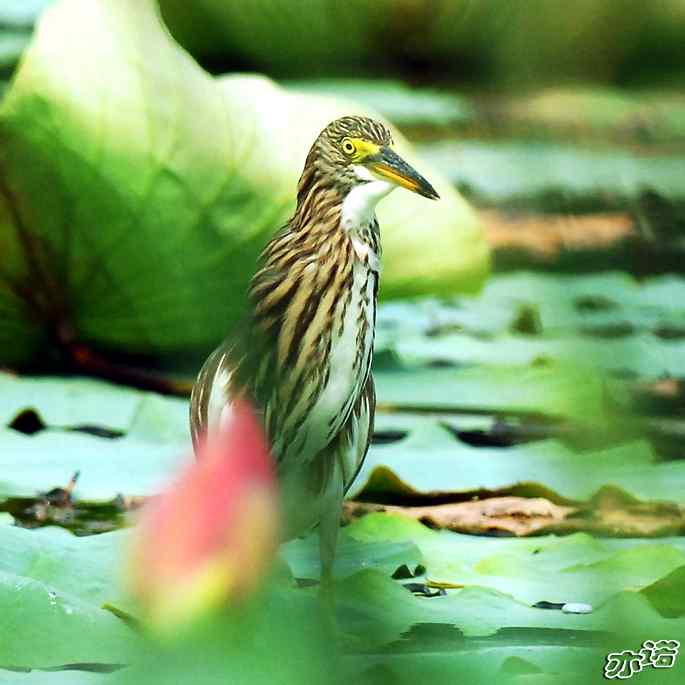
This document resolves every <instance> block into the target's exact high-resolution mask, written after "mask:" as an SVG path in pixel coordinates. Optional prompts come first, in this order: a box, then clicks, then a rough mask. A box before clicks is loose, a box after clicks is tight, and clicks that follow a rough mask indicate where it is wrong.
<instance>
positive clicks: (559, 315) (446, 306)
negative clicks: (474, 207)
mask: <svg viewBox="0 0 685 685" xmlns="http://www.w3.org/2000/svg"><path fill="white" fill-rule="evenodd" d="M683 302H685V279H683V278H680V277H678V276H659V277H654V278H648V279H644V280H643V281H641V282H639V283H638V281H636V280H635V279H634V278H632V277H631V276H629V275H628V274H626V273H619V272H606V273H601V274H588V275H583V276H566V275H559V274H553V275H550V274H544V273H533V272H517V273H509V274H498V275H495V276H493V277H492V278H490V279H489V280H488V282H487V284H486V286H485V288H484V289H483V291H482V292H481V293H480V294H479V295H478V296H477V297H468V296H464V297H459V298H450V299H440V300H439V299H437V298H423V299H421V300H413V301H399V302H386V303H384V304H382V305H381V307H380V308H379V312H378V324H377V331H378V334H379V338H380V341H381V345H382V346H384V347H388V346H390V344H391V343H393V342H398V343H399V342H401V341H402V340H403V338H405V337H410V336H412V335H414V336H416V335H422V336H428V337H430V338H435V339H436V340H441V339H442V337H443V336H444V335H446V334H448V333H465V334H471V335H473V336H475V337H478V338H479V339H488V338H491V337H492V336H494V335H501V334H505V333H507V332H511V331H512V329H515V328H516V324H517V320H520V319H521V318H522V312H525V311H529V312H533V313H534V315H535V317H536V318H537V320H538V323H539V327H538V328H539V330H536V331H533V332H534V333H535V334H536V335H535V337H533V336H532V335H528V336H527V337H526V340H529V341H531V343H533V344H535V341H536V340H537V339H538V338H540V337H542V338H546V337H549V338H552V339H556V338H558V337H561V336H565V337H568V336H569V335H570V334H574V333H582V334H585V335H595V336H601V335H602V334H603V333H605V334H606V335H611V333H612V331H619V332H620V329H623V330H624V334H625V335H628V334H630V333H631V331H633V332H636V333H639V332H643V333H644V332H652V333H653V332H659V331H662V330H664V329H666V330H671V331H674V332H675V333H676V334H677V333H678V332H679V331H680V332H682V331H685V305H683ZM674 337H677V336H674ZM655 342H657V341H655Z"/></svg>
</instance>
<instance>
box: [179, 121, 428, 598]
mask: <svg viewBox="0 0 685 685" xmlns="http://www.w3.org/2000/svg"><path fill="white" fill-rule="evenodd" d="M392 144H393V141H392V136H391V134H390V132H389V131H388V129H387V128H386V127H385V126H384V125H383V124H380V123H378V122H376V121H374V120H373V119H368V118H364V117H354V116H348V117H344V118H342V119H337V120H336V121H333V122H332V123H330V124H329V125H328V126H327V127H326V128H325V129H324V130H323V131H322V132H321V134H320V135H319V136H318V138H317V139H316V140H315V141H314V144H313V145H312V147H311V149H310V151H309V154H308V156H307V160H306V162H305V166H304V170H303V172H302V176H301V177H300V181H299V185H298V191H297V208H296V210H295V213H294V215H293V216H292V218H291V219H290V220H289V221H288V222H287V224H286V226H285V227H284V228H283V229H282V230H281V231H280V232H278V233H277V234H276V235H275V236H274V237H273V238H272V239H271V241H270V242H269V243H268V245H267V246H266V248H265V249H264V251H263V253H262V255H261V258H260V263H259V267H258V270H257V273H256V274H255V276H254V278H253V279H252V283H251V285H250V289H249V296H248V297H249V305H248V315H247V319H246V321H245V322H244V324H243V325H242V326H241V329H240V330H239V331H237V332H236V333H235V334H234V335H232V336H231V337H230V338H229V339H227V340H226V341H225V342H224V343H223V344H222V345H221V346H220V347H219V348H218V349H217V350H215V352H214V353H213V354H212V355H211V356H210V357H209V359H208V360H207V362H206V363H205V365H204V366H203V368H202V370H201V371H200V374H199V376H198V379H197V382H196V383H195V386H194V388H193V393H192V399H191V429H192V435H193V441H194V443H195V446H196V449H197V446H198V444H200V443H201V442H202V441H203V440H205V439H211V435H212V434H213V433H214V432H215V431H216V430H217V429H218V427H219V425H220V424H221V423H222V422H223V420H224V419H225V418H226V415H227V413H229V412H230V411H231V402H232V400H233V399H235V398H236V397H247V398H248V399H249V400H250V401H251V402H252V403H253V405H254V406H255V407H256V408H257V411H258V412H259V414H260V416H261V419H262V421H263V425H264V428H265V431H266V435H267V437H268V439H269V440H270V443H271V448H272V456H273V458H274V460H275V462H276V466H277V473H278V479H279V485H280V492H281V501H282V507H283V514H284V535H283V537H284V539H289V538H291V537H294V536H297V535H301V534H303V533H306V532H307V531H308V530H310V529H311V528H313V527H314V526H315V525H317V524H319V538H320V555H321V579H322V587H325V586H329V585H330V583H331V580H332V567H333V561H334V557H335V547H336V542H337V535H338V528H339V523H340V514H341V509H342V502H343V497H344V495H345V492H346V491H347V489H348V488H349V486H350V485H351V484H352V481H353V480H354V478H355V476H356V475H357V473H358V472H359V469H360V468H361V465H362V463H363V461H364V457H365V456H366V452H367V450H368V448H369V442H370V439H371V434H372V432H373V419H374V409H375V404H376V398H375V392H374V385H373V377H372V375H371V360H372V356H373V342H374V332H375V324H376V299H377V294H378V281H379V273H380V256H381V246H380V232H379V227H378V222H377V220H376V215H375V207H376V204H377V203H378V201H379V200H381V199H382V198H383V197H385V196H386V195H387V194H388V193H390V191H392V190H393V189H394V188H396V187H398V186H401V187H403V188H407V189H409V190H411V191H413V192H416V193H418V194H420V195H423V196H424V197H427V198H430V199H437V198H438V194H437V193H436V192H435V190H434V189H433V187H432V186H431V184H430V183H428V181H427V180H426V179H425V178H423V176H421V175H420V174H419V173H417V172H416V171H415V170H414V169H413V168H412V167H411V166H409V164H407V163H406V162H405V161H404V160H403V159H402V158H401V157H400V156H399V155H398V154H397V153H395V152H394V151H393V149H392Z"/></svg>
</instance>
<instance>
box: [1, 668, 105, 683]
mask: <svg viewBox="0 0 685 685" xmlns="http://www.w3.org/2000/svg"><path fill="white" fill-rule="evenodd" d="M115 678H116V674H115V673H97V672H96V673H89V672H87V671H77V670H74V669H73V668H66V669H64V670H62V671H40V670H34V671H30V672H28V673H25V672H17V671H7V670H2V668H0V685H108V683H111V682H113V681H114V679H115Z"/></svg>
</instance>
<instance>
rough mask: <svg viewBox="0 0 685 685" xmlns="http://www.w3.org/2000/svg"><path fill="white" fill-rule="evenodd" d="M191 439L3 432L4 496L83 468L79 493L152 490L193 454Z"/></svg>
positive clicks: (0, 470) (62, 481) (97, 495)
mask: <svg viewBox="0 0 685 685" xmlns="http://www.w3.org/2000/svg"><path fill="white" fill-rule="evenodd" d="M190 453H191V447H190V441H189V440H188V441H179V440H176V441H170V442H153V441H151V440H149V439H142V438H136V437H123V438H120V439H116V440H110V439H104V438H99V437H94V436H91V435H85V434H81V433H65V432H60V431H53V430H46V431H41V432H40V433H37V434H35V435H30V436H26V435H22V434H20V433H16V432H15V431H13V430H8V429H5V430H1V431H0V474H1V475H0V498H2V497H31V496H35V495H36V494H37V493H38V492H40V491H42V492H45V491H48V490H51V489H52V488H54V487H57V486H60V485H61V486H64V485H66V484H67V482H68V481H69V479H70V478H71V476H72V474H74V473H75V472H77V471H78V472H79V473H80V477H79V480H78V484H77V486H76V489H75V491H74V494H75V496H77V497H79V498H81V499H88V500H110V499H112V498H114V497H116V496H117V495H119V494H124V495H153V494H155V493H157V492H159V490H160V489H161V488H162V487H163V486H164V485H165V484H166V483H167V482H168V481H169V479H170V478H171V475H172V474H173V473H175V472H176V471H177V470H178V469H179V468H180V466H181V465H182V464H184V463H185V462H186V460H187V459H189V458H190V457H189V455H190Z"/></svg>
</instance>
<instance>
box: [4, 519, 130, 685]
mask: <svg viewBox="0 0 685 685" xmlns="http://www.w3.org/2000/svg"><path fill="white" fill-rule="evenodd" d="M0 541H1V542H0V631H1V633H2V636H3V638H2V640H1V641H0V669H1V668H2V667H3V666H5V667H10V666H11V667H25V668H48V667H57V666H62V665H65V664H77V663H102V664H109V665H113V664H121V663H126V662H127V660H128V659H130V656H131V654H132V650H133V648H134V645H135V642H136V641H137V637H136V636H135V634H134V633H133V632H132V631H131V630H130V629H129V628H128V627H126V625H125V624H124V623H123V622H122V621H120V620H119V619H117V618H115V617H114V616H113V615H112V614H111V613H109V612H107V611H105V610H103V609H102V608H101V604H102V603H103V602H105V601H115V600H116V599H117V598H118V597H119V596H120V594H121V592H120V590H119V589H118V587H117V573H118V568H119V563H120V562H119V558H120V549H121V542H122V538H121V535H120V534H118V533H115V534H111V535H102V536H96V537H93V538H75V537H73V536H72V535H71V534H69V533H66V532H65V531H63V530H59V529H57V530H55V529H45V530H42V531H27V530H22V529H17V528H12V527H10V526H2V527H1V528H0ZM0 673H2V671H1V670H0ZM45 681H47V682H50V681H49V680H47V676H46V680H45ZM56 682H60V681H59V680H56ZM62 682H64V681H62Z"/></svg>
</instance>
